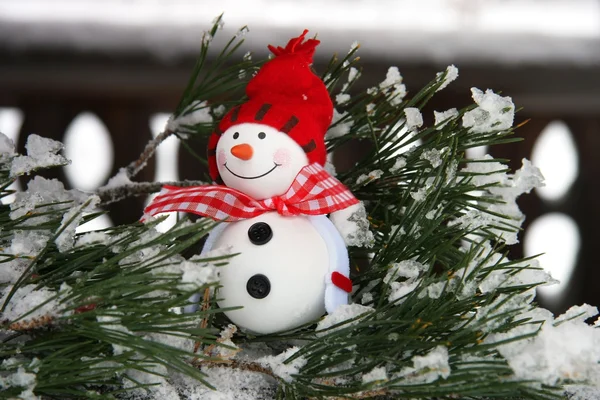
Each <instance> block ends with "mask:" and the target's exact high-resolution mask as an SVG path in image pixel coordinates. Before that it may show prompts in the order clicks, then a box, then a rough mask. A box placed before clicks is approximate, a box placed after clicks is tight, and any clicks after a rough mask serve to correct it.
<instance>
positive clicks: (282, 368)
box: [256, 347, 307, 382]
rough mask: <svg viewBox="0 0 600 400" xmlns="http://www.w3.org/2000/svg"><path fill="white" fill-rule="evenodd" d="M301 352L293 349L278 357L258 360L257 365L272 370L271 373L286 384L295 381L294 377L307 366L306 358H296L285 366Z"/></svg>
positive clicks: (295, 348)
mask: <svg viewBox="0 0 600 400" xmlns="http://www.w3.org/2000/svg"><path fill="white" fill-rule="evenodd" d="M298 350H300V349H299V348H298V347H291V348H289V349H287V350H286V351H284V352H283V353H281V354H279V355H276V356H266V357H262V358H259V359H258V360H256V362H257V363H259V364H261V365H263V366H265V367H267V368H270V369H271V371H273V373H274V374H275V375H277V376H278V377H280V378H281V379H283V380H284V381H286V382H291V381H292V380H293V377H292V375H294V374H297V373H299V372H300V368H302V367H304V366H305V365H306V362H307V361H306V359H305V358H304V357H298V358H295V359H294V360H293V361H292V362H289V363H287V364H284V361H285V360H287V359H288V358H290V357H291V356H293V355H294V354H296V353H297V352H298Z"/></svg>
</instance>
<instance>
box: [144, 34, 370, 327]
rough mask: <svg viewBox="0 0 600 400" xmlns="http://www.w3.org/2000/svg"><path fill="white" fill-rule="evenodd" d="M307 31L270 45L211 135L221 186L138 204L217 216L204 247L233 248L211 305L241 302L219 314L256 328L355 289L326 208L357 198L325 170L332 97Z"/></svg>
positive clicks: (295, 321)
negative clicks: (241, 96)
mask: <svg viewBox="0 0 600 400" xmlns="http://www.w3.org/2000/svg"><path fill="white" fill-rule="evenodd" d="M306 33H307V31H304V33H303V34H302V35H301V36H300V37H298V38H294V39H291V40H290V41H289V43H288V44H287V46H286V47H285V48H282V47H277V48H275V47H272V46H269V49H270V50H271V51H272V52H273V53H274V54H275V58H273V59H272V60H270V61H268V62H267V63H266V64H265V65H264V66H263V67H262V68H261V69H260V70H259V72H258V73H257V74H256V76H255V77H253V78H252V80H251V81H250V82H249V83H248V86H247V88H246V93H247V95H248V101H247V102H245V103H244V104H242V105H240V106H237V107H235V108H233V109H232V110H231V111H230V112H229V113H228V114H227V115H225V117H224V118H223V120H222V121H221V122H220V124H219V125H218V128H217V130H216V131H215V132H214V133H213V135H212V136H211V138H210V140H209V145H208V156H209V157H208V161H209V171H210V174H211V176H212V178H213V179H214V180H215V182H217V183H219V185H211V186H200V187H186V188H178V187H166V188H165V190H163V192H162V193H161V195H159V196H158V197H157V198H156V199H155V200H154V201H153V202H152V203H151V204H150V205H149V206H148V207H147V208H146V210H145V212H146V213H147V214H149V215H155V214H157V213H160V212H166V211H185V212H191V213H195V214H199V215H203V216H208V217H211V218H213V219H215V220H218V221H222V223H220V224H219V225H217V227H216V228H215V229H213V231H212V232H211V234H210V235H209V237H208V239H207V241H206V243H205V245H204V248H203V253H206V252H208V251H210V250H213V249H219V248H229V249H230V251H231V252H232V253H237V254H238V255H236V256H234V257H232V258H230V259H229V260H228V264H227V265H226V266H224V267H223V268H221V271H220V285H221V287H220V288H219V292H218V298H219V299H220V300H218V304H219V306H220V307H221V308H236V307H238V308H236V309H232V310H231V311H226V312H225V314H226V315H227V317H228V318H229V319H231V321H232V322H234V323H235V324H236V325H238V326H239V327H241V328H243V329H246V330H249V331H251V332H253V333H256V334H269V333H274V332H280V331H284V330H288V329H293V328H296V327H299V326H301V325H304V324H306V323H309V322H311V321H314V320H315V319H317V318H319V317H320V316H322V315H323V314H325V313H326V312H327V313H331V312H333V311H334V310H335V309H336V308H337V307H338V306H339V305H342V304H347V303H348V293H349V292H350V291H351V289H352V283H351V281H350V279H349V272H350V271H349V261H348V252H347V249H346V246H345V243H344V239H343V238H342V236H341V235H340V233H339V232H338V230H337V229H336V228H335V225H334V224H333V223H332V222H331V220H330V219H329V218H328V217H327V214H331V215H332V218H333V216H334V215H336V216H337V217H338V218H340V215H341V216H348V215H349V214H351V213H352V212H353V211H354V210H355V209H356V208H357V207H358V203H359V202H358V200H357V199H356V198H355V197H354V196H353V195H352V194H351V193H350V191H349V190H348V189H347V188H346V187H345V186H344V185H343V184H342V183H341V182H339V181H338V180H336V179H335V178H333V177H332V176H330V175H329V174H328V173H327V172H326V171H325V170H324V168H323V165H324V163H325V158H326V150H325V143H324V136H325V133H326V131H327V129H328V127H329V124H330V123H331V117H332V112H333V105H332V103H331V100H330V97H329V93H328V91H327V89H326V87H325V85H324V84H323V82H322V81H321V80H320V79H319V78H318V77H317V76H316V75H315V74H314V73H313V72H312V71H311V69H310V65H311V64H312V57H313V54H314V51H315V47H316V46H317V45H318V44H319V41H317V40H315V39H309V40H307V41H306V42H304V36H305V35H306ZM198 298H199V295H198V296H197V297H196V298H195V299H194V300H195V301H197V300H198ZM239 307H241V308H239Z"/></svg>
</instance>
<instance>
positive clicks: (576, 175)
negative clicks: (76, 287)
mask: <svg viewBox="0 0 600 400" xmlns="http://www.w3.org/2000/svg"><path fill="white" fill-rule="evenodd" d="M222 12H224V13H225V15H224V21H225V26H224V32H221V33H220V35H219V38H217V39H216V43H214V47H213V48H214V49H219V48H220V47H221V45H222V44H223V41H224V40H225V39H228V38H229V37H231V36H232V35H233V34H235V32H236V31H238V29H239V28H240V27H242V26H243V25H248V26H249V28H250V33H249V34H248V35H247V38H246V43H245V45H244V49H243V50H242V51H241V52H240V57H241V55H242V54H244V52H245V51H252V52H253V53H254V57H255V58H256V59H258V58H261V57H265V56H266V54H267V51H266V45H267V44H269V43H273V44H277V45H283V44H285V42H286V41H287V40H288V39H289V38H290V37H293V36H297V35H298V34H299V33H301V31H302V29H304V28H308V29H310V31H311V34H313V33H318V38H319V39H320V40H321V41H322V45H321V46H320V47H319V49H318V51H317V55H316V62H315V68H316V70H317V71H320V70H322V67H323V64H324V63H325V62H326V61H327V60H328V59H329V57H330V56H331V54H333V53H334V52H338V53H339V54H345V53H346V52H347V51H348V50H349V48H350V45H351V44H352V43H353V42H355V41H358V42H359V43H360V44H361V49H360V50H359V53H358V54H359V55H360V57H361V65H362V66H363V76H362V78H361V80H360V81H359V86H358V87H356V88H355V89H356V90H360V89H361V88H366V87H370V86H373V85H375V84H377V83H379V82H380V81H382V80H383V79H384V78H385V73H386V71H387V68H388V67H389V66H391V65H395V66H398V67H399V69H400V72H401V73H402V75H403V76H404V79H405V84H406V86H407V88H408V91H409V93H410V92H413V93H415V92H416V91H418V90H419V89H420V88H421V87H422V86H423V85H424V84H425V83H427V82H428V81H429V80H431V79H432V78H433V77H434V76H435V73H436V72H438V71H443V70H444V69H445V68H446V66H447V65H449V64H455V65H456V66H457V67H458V68H459V70H460V77H459V79H458V80H457V81H455V82H453V83H452V84H451V85H450V86H449V87H448V88H446V89H445V90H443V91H442V92H440V93H438V94H437V96H436V97H435V98H434V101H433V102H432V103H431V105H430V106H429V108H428V109H427V110H424V116H425V117H426V119H427V118H429V119H430V120H431V119H432V113H433V110H436V111H442V110H446V109H449V108H452V107H458V108H460V107H463V106H466V105H469V104H472V100H471V98H470V95H471V94H470V88H471V87H473V86H475V87H478V88H480V89H483V90H485V89H487V88H491V89H494V90H495V91H496V92H502V93H503V94H504V95H508V96H511V97H512V98H513V101H514V102H515V104H516V105H517V107H522V110H521V111H520V112H519V113H518V114H517V121H516V123H519V122H522V121H524V120H527V119H531V121H530V122H529V123H527V124H526V125H525V126H524V127H522V128H520V129H519V131H518V133H519V135H520V136H522V137H524V138H525V140H524V141H522V142H519V143H515V144H511V145H505V146H501V147H498V148H494V149H490V150H489V152H490V153H491V154H492V155H493V156H495V157H501V158H509V159H511V160H512V161H511V167H512V168H513V169H517V168H519V167H520V165H521V159H522V158H523V157H526V158H529V159H531V160H532V161H533V163H534V164H535V165H537V166H538V167H540V168H541V170H542V172H543V174H544V175H545V177H546V187H545V188H542V189H539V190H536V191H535V192H534V193H532V194H530V195H529V196H524V197H523V198H521V199H520V202H519V204H520V207H521V209H522V211H523V212H524V213H525V215H526V217H527V219H526V222H525V225H524V226H525V230H524V232H523V233H522V234H521V236H520V237H521V241H520V243H519V244H518V245H516V246H514V248H513V249H512V256H514V257H521V256H530V255H534V254H538V253H545V254H544V255H542V256H541V257H540V261H541V263H542V265H543V266H544V267H545V268H546V269H549V270H550V271H551V272H552V274H553V276H554V277H555V278H557V279H559V280H560V281H561V284H560V285H556V286H553V287H548V288H542V289H545V290H541V292H540V296H539V300H540V302H541V303H542V304H543V305H544V306H546V307H548V308H550V309H551V310H553V311H555V312H561V311H563V310H565V309H566V308H568V307H569V306H570V305H572V304H580V303H584V302H586V303H589V304H592V305H600V291H599V290H598V289H597V285H598V283H599V282H600V251H598V250H597V249H596V246H597V243H596V240H597V236H596V230H597V229H600V212H599V211H598V207H597V205H596V203H597V202H598V199H599V198H600V197H599V194H600V193H598V192H599V190H600V189H598V185H597V180H598V179H600V157H596V152H600V112H599V111H600V96H598V93H599V92H600V1H597V0H543V1H542V0H540V1H535V0H518V1H509V0H504V1H503V0H420V1H418V2H417V1H409V0H379V1H367V0H346V1H344V0H330V1H327V2H322V1H317V0H304V1H294V0H282V1H275V0H246V1H232V0H220V1H210V2H209V1H200V0H197V1H191V0H189V1H185V0H170V1H169V0H144V1H142V0H0V132H3V133H5V134H6V135H8V136H9V137H11V138H13V140H14V141H15V143H17V144H18V146H19V148H21V149H23V147H24V143H25V141H26V136H27V135H28V134H30V133H37V134H39V135H41V136H45V137H51V138H54V139H57V140H60V141H62V142H63V143H65V145H66V154H67V157H68V158H70V159H71V160H72V161H73V162H72V164H71V165H70V166H68V167H66V168H64V169H62V170H57V171H55V172H54V174H55V177H58V178H59V179H61V180H62V181H63V182H65V184H66V186H68V187H75V188H79V189H83V190H94V189H95V188H97V187H99V186H101V185H103V184H104V183H106V181H107V179H108V178H109V177H110V176H112V175H114V174H115V173H116V171H117V170H118V168H120V167H123V166H125V165H127V164H128V163H129V162H130V161H132V160H134V159H136V158H137V157H138V155H139V154H140V152H141V151H142V149H143V147H144V145H145V144H146V143H147V141H148V140H149V139H150V138H151V137H153V136H156V135H157V134H158V133H160V132H161V131H162V129H163V128H164V124H165V122H166V120H167V118H168V115H169V113H170V112H171V111H172V110H173V109H174V107H175V106H176V104H177V101H178V99H179V96H180V95H181V93H182V91H183V89H184V87H185V84H186V82H187V79H188V77H189V74H190V71H191V68H192V65H193V62H194V59H195V57H196V55H197V51H198V49H199V43H200V39H201V37H202V32H203V31H204V30H206V29H208V28H209V27H210V25H211V22H212V20H213V19H214V17H215V16H217V15H219V14H221V13H222ZM200 151H203V150H202V149H201V150H200ZM478 152H479V154H477V152H474V153H473V154H470V156H481V155H483V154H485V153H486V152H488V150H487V149H478ZM197 177H198V164H197V163H196V162H195V161H194V159H193V158H192V157H191V156H189V155H188V153H187V152H185V151H183V150H182V151H181V152H180V151H179V144H178V142H177V140H176V139H175V138H170V139H169V140H167V141H166V142H165V143H163V145H162V146H161V147H160V149H159V152H158V154H157V157H156V159H155V161H154V162H153V163H152V164H151V165H149V166H148V167H147V168H146V169H145V170H144V171H143V172H142V173H141V175H139V178H138V179H140V180H161V181H164V180H176V179H185V178H197ZM145 201H147V199H130V200H128V201H124V202H121V203H118V204H116V205H114V206H111V207H112V209H111V217H110V218H109V217H105V218H104V219H103V220H101V221H99V222H98V224H97V225H96V226H97V227H101V226H108V225H111V224H119V223H126V222H132V221H135V220H137V219H138V218H139V215H140V210H141V208H142V207H143V204H144V203H145ZM111 218H112V220H111Z"/></svg>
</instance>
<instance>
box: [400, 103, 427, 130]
mask: <svg viewBox="0 0 600 400" xmlns="http://www.w3.org/2000/svg"><path fill="white" fill-rule="evenodd" d="M404 115H405V116H406V129H408V130H413V129H415V128H420V127H422V126H423V115H421V111H420V110H419V109H418V108H415V107H407V108H405V109H404Z"/></svg>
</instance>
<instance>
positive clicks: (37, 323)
mask: <svg viewBox="0 0 600 400" xmlns="http://www.w3.org/2000/svg"><path fill="white" fill-rule="evenodd" d="M53 321H54V317H52V316H50V315H42V316H41V317H38V318H32V319H28V320H25V321H19V322H13V323H12V324H10V325H9V326H8V329H9V330H11V331H17V332H21V331H28V330H31V329H39V328H45V327H47V326H48V325H50V324H52V322H53Z"/></svg>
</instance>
